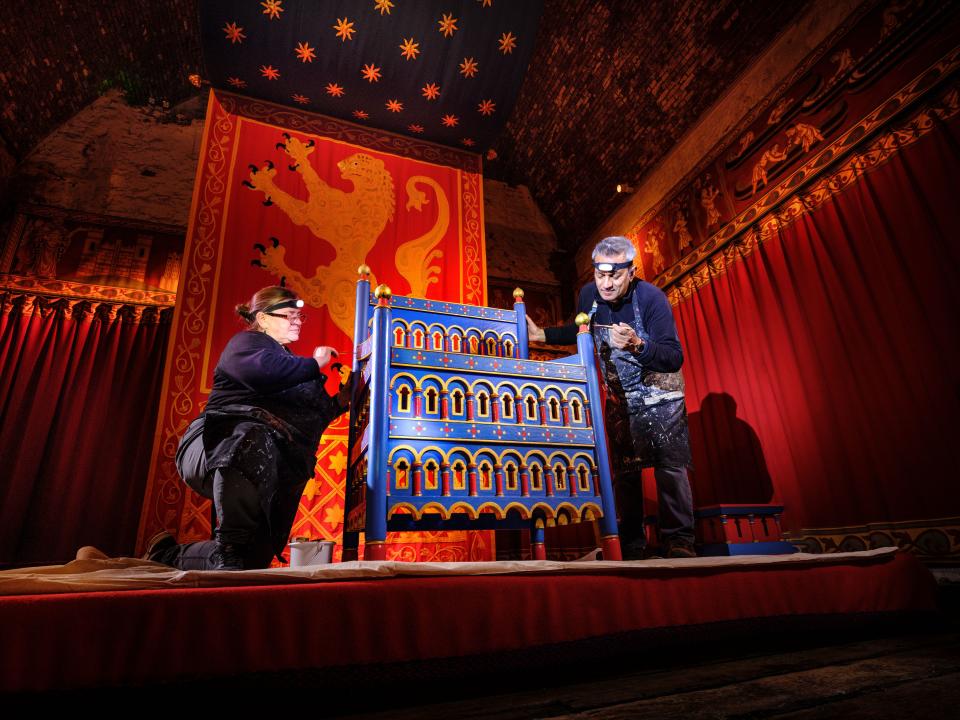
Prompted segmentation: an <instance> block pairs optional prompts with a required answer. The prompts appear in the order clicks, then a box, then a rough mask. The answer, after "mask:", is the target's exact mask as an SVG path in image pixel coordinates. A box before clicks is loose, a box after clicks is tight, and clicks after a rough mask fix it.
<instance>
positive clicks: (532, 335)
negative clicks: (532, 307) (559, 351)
mask: <svg viewBox="0 0 960 720" xmlns="http://www.w3.org/2000/svg"><path fill="white" fill-rule="evenodd" d="M526 318H527V339H529V340H532V341H533V342H546V341H547V334H546V333H545V332H543V328H542V327H539V326H537V324H536V323H535V322H534V321H533V320H532V319H531V318H530V316H529V315H527V316H526Z"/></svg>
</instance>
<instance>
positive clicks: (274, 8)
mask: <svg viewBox="0 0 960 720" xmlns="http://www.w3.org/2000/svg"><path fill="white" fill-rule="evenodd" d="M260 5H261V7H263V14H264V15H268V16H269V17H270V19H271V20H276V19H277V18H279V17H280V13H282V12H283V8H282V7H280V6H281V5H283V0H265V1H264V2H262V3H260Z"/></svg>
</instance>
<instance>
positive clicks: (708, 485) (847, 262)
mask: <svg viewBox="0 0 960 720" xmlns="http://www.w3.org/2000/svg"><path fill="white" fill-rule="evenodd" d="M958 138H960V123H958V122H957V118H956V117H955V118H954V119H953V121H952V122H951V123H950V124H940V125H939V126H938V127H935V128H934V129H933V130H932V131H931V132H929V133H928V134H927V135H926V136H925V137H922V138H920V139H918V140H917V141H916V142H915V143H913V144H912V145H909V146H907V147H903V148H901V149H900V151H899V152H897V153H895V154H894V155H893V157H892V158H890V159H889V160H888V161H887V163H886V164H885V165H883V166H881V167H879V168H877V169H875V170H873V171H871V172H868V173H867V174H866V175H864V176H862V177H861V178H859V180H857V181H856V182H854V183H853V184H852V185H851V186H850V187H848V188H847V189H846V190H845V191H844V192H843V193H842V194H840V195H838V196H835V197H834V198H833V199H832V200H831V201H829V202H826V203H825V204H824V205H823V206H821V207H819V208H817V209H815V210H813V211H810V212H807V213H805V214H804V215H803V216H801V217H800V218H799V219H798V220H796V221H795V222H794V223H792V224H790V225H788V226H786V227H785V228H783V229H782V230H781V231H780V234H779V236H776V237H772V238H770V239H768V240H766V241H765V242H763V243H762V244H761V245H760V246H759V247H758V248H757V249H756V250H755V251H754V252H753V253H752V254H750V255H748V256H746V257H745V258H744V259H743V260H742V261H741V262H738V263H734V264H733V265H732V266H731V267H730V268H729V269H728V271H727V272H726V273H725V274H723V275H721V276H718V277H715V278H714V279H713V280H712V281H711V282H710V283H709V284H707V285H705V286H704V287H701V288H700V290H699V291H698V292H696V293H695V294H694V295H693V296H692V297H690V298H689V299H687V300H685V301H683V302H682V303H681V304H680V305H679V306H678V307H677V311H676V316H677V321H678V326H679V329H680V334H681V340H682V342H683V344H684V348H685V349H686V363H685V365H684V375H685V378H686V381H687V391H688V410H689V412H690V413H691V416H690V419H691V442H692V445H693V450H694V463H695V466H696V467H695V475H694V493H695V501H696V504H697V505H701V506H702V505H709V504H713V503H719V502H740V503H751V502H770V501H773V502H782V503H784V504H785V506H786V510H785V514H784V525H785V526H786V528H787V529H790V530H796V529H800V528H815V527H821V528H822V527H836V526H843V525H850V524H859V523H868V522H881V521H900V520H920V519H935V518H942V517H946V516H948V515H951V514H953V515H955V514H957V513H960V493H958V492H957V490H956V488H955V478H956V476H957V467H956V451H955V447H956V442H957V440H956V437H957V429H958V415H960V397H958V395H960V393H958V390H960V370H958V364H957V359H958V357H960V323H958V321H957V308H958V306H960V303H958V300H960V243H958V238H960V231H958V224H960V203H958V202H957V195H956V172H957V168H958V167H960V142H958Z"/></svg>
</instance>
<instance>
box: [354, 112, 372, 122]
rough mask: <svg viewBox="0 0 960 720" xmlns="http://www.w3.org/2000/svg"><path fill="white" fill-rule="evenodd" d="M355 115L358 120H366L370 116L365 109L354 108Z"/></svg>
mask: <svg viewBox="0 0 960 720" xmlns="http://www.w3.org/2000/svg"><path fill="white" fill-rule="evenodd" d="M353 116H354V117H355V118H356V119H357V120H366V119H367V118H368V117H370V116H369V115H367V113H365V112H364V111H363V110H354V111H353Z"/></svg>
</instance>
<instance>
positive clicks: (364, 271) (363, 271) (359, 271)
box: [357, 265, 370, 275]
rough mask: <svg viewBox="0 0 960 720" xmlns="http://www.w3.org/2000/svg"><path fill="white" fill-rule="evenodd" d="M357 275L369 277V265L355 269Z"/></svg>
mask: <svg viewBox="0 0 960 720" xmlns="http://www.w3.org/2000/svg"><path fill="white" fill-rule="evenodd" d="M357 274H358V275H369V274H370V266H369V265H361V266H360V267H358V268H357Z"/></svg>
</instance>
